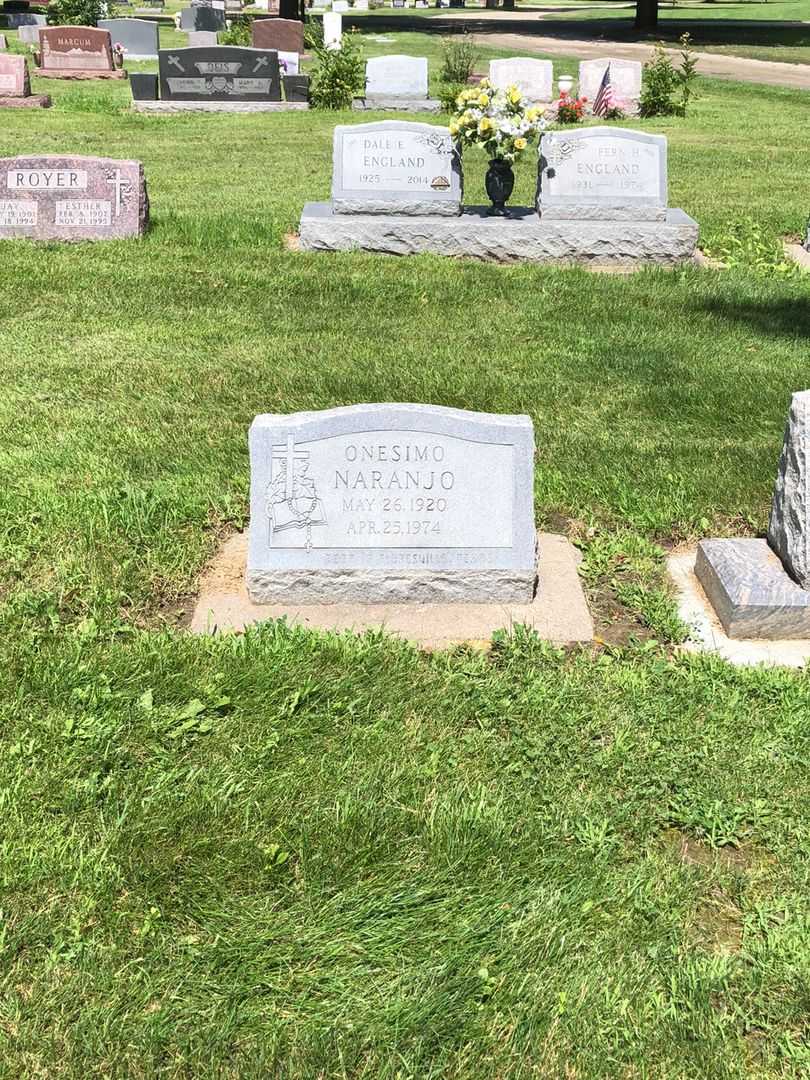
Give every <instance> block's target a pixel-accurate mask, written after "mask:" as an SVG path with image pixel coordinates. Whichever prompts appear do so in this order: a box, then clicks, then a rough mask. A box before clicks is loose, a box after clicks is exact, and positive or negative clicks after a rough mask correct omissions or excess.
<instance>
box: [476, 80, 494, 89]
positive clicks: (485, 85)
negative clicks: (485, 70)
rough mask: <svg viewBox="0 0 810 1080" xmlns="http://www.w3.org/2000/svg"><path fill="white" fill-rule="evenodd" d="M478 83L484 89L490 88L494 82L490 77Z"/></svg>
mask: <svg viewBox="0 0 810 1080" xmlns="http://www.w3.org/2000/svg"><path fill="white" fill-rule="evenodd" d="M478 85H479V87H480V88H481V89H482V90H489V88H490V86H492V83H491V82H490V81H489V79H482V80H481V82H480V83H479V84H478Z"/></svg>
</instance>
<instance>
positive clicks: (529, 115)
mask: <svg viewBox="0 0 810 1080" xmlns="http://www.w3.org/2000/svg"><path fill="white" fill-rule="evenodd" d="M539 117H540V109H538V108H537V106H535V105H532V107H531V108H530V109H527V110H526V119H527V120H528V121H529V123H530V124H532V123H534V121H535V120H537V119H538V118H539Z"/></svg>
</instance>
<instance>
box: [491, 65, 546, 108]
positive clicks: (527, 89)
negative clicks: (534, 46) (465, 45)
mask: <svg viewBox="0 0 810 1080" xmlns="http://www.w3.org/2000/svg"><path fill="white" fill-rule="evenodd" d="M489 81H490V82H491V83H492V85H493V86H494V87H496V88H497V89H498V90H506V89H507V87H509V86H516V87H517V88H518V90H520V92H521V94H522V95H523V96H524V97H525V98H526V100H527V101H551V99H552V96H553V90H552V84H553V81H554V67H553V64H552V63H551V61H550V60H532V59H529V58H526V57H521V56H514V57H511V58H510V59H507V60H490V62H489Z"/></svg>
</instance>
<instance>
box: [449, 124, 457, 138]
mask: <svg viewBox="0 0 810 1080" xmlns="http://www.w3.org/2000/svg"><path fill="white" fill-rule="evenodd" d="M449 131H450V134H451V135H458V124H457V123H456V122H455V120H451V121H450V127H449Z"/></svg>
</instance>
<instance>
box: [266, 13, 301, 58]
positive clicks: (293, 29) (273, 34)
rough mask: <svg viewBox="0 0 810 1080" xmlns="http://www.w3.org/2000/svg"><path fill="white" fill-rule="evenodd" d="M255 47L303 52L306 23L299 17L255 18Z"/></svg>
mask: <svg viewBox="0 0 810 1080" xmlns="http://www.w3.org/2000/svg"><path fill="white" fill-rule="evenodd" d="M253 47H254V49H278V50H279V51H280V52H294V53H302V52H303V51H304V24H303V23H301V22H299V21H298V20H297V19H254V20H253Z"/></svg>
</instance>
